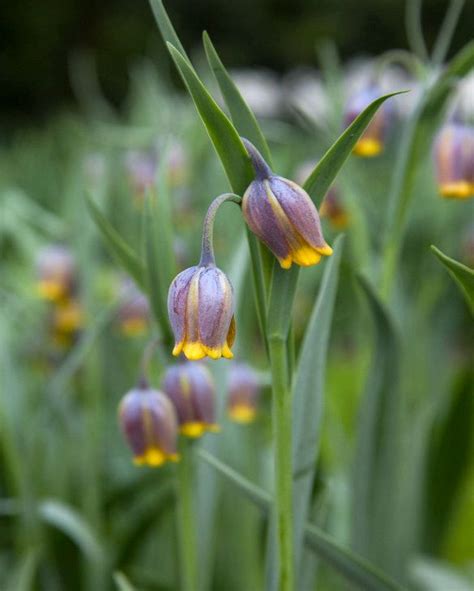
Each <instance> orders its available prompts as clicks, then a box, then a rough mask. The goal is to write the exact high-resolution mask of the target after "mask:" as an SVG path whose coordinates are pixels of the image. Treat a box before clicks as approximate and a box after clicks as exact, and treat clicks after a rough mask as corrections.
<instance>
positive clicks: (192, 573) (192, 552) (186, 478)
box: [177, 438, 198, 591]
mask: <svg viewBox="0 0 474 591" xmlns="http://www.w3.org/2000/svg"><path fill="white" fill-rule="evenodd" d="M193 456H194V450H193V448H192V442H191V441H189V440H188V439H185V438H183V440H182V445H181V461H180V462H179V463H178V466H177V472H178V499H179V505H178V527H179V546H180V560H181V587H180V589H182V591H196V590H197V588H198V582H197V581H198V578H197V555H196V542H197V539H196V520H195V513H194V506H193V466H194V462H193Z"/></svg>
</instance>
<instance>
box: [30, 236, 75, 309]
mask: <svg viewBox="0 0 474 591" xmlns="http://www.w3.org/2000/svg"><path fill="white" fill-rule="evenodd" d="M36 270H37V277H38V284H37V290H38V295H39V296H40V297H41V298H43V299H45V300H49V301H52V302H59V301H62V300H64V299H66V298H68V297H70V296H71V295H72V294H73V292H74V291H75V288H76V263H75V260H74V256H73V255H72V253H71V251H70V250H69V249H68V248H66V247H65V246H61V245H59V244H54V245H51V246H46V247H45V248H43V249H41V251H40V252H39V255H38V258H37V261H36Z"/></svg>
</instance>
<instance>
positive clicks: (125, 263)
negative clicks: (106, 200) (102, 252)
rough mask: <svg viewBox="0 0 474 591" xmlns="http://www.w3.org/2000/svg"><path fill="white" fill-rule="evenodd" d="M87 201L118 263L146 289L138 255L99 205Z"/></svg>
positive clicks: (93, 217) (89, 200) (142, 268)
mask: <svg viewBox="0 0 474 591" xmlns="http://www.w3.org/2000/svg"><path fill="white" fill-rule="evenodd" d="M86 199H87V207H88V208H89V212H90V214H91V216H92V219H93V220H94V222H95V224H96V226H97V228H98V229H99V232H100V234H101V236H102V238H103V240H104V242H105V244H106V245H107V247H108V249H109V250H110V252H111V254H112V255H113V256H114V257H115V259H116V260H117V262H118V263H119V264H120V265H122V267H123V268H124V269H125V271H126V272H127V273H128V274H129V275H130V276H131V277H133V279H134V280H135V282H136V283H137V284H138V285H139V286H140V287H142V288H143V287H144V267H143V264H142V262H141V261H140V259H139V257H138V255H137V254H136V253H135V252H134V251H133V250H132V249H131V248H130V246H129V245H128V244H127V243H126V242H125V241H124V240H123V238H122V237H121V236H120V234H119V233H118V232H117V230H115V228H114V227H113V226H112V225H111V224H110V222H109V221H108V220H107V218H106V217H105V216H104V214H103V213H102V212H101V211H100V209H99V208H98V207H97V205H96V204H95V203H94V202H93V201H92V199H90V198H89V197H87V198H86Z"/></svg>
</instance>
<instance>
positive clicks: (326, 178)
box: [303, 91, 406, 203]
mask: <svg viewBox="0 0 474 591" xmlns="http://www.w3.org/2000/svg"><path fill="white" fill-rule="evenodd" d="M403 92H406V91H401V92H393V93H391V94H386V95H384V96H381V97H379V98H378V99H375V101H373V102H372V103H370V105H369V106H368V107H366V108H365V109H364V110H363V111H362V113H361V114H360V115H359V116H358V117H357V118H356V119H355V120H354V121H353V122H352V123H351V124H350V125H349V127H348V128H347V129H346V130H345V131H344V132H343V133H342V134H341V135H340V136H339V138H338V139H337V140H336V141H335V142H334V144H333V145H332V146H331V147H330V148H329V150H328V151H327V152H326V153H325V154H324V156H323V157H322V158H321V160H320V161H319V162H318V164H317V165H316V166H315V168H314V170H313V171H312V172H311V174H310V175H309V176H308V178H307V179H306V181H305V183H304V185H303V187H304V189H305V190H306V191H307V193H308V194H309V195H310V196H311V198H312V199H313V200H314V201H317V202H318V203H320V202H321V200H322V199H323V197H324V195H325V194H326V192H327V190H328V189H329V187H330V186H331V184H332V182H333V181H334V179H335V178H336V175H337V173H338V172H339V170H340V169H341V167H342V165H343V164H344V162H345V161H346V160H347V158H348V157H349V156H350V155H351V152H352V149H353V148H354V146H355V145H356V143H357V140H358V139H359V138H360V136H361V135H362V134H363V133H364V131H365V129H366V127H367V125H368V124H369V123H370V121H371V119H372V117H373V116H374V115H375V113H376V112H377V111H378V109H379V108H380V107H381V106H382V104H383V103H384V102H385V101H386V100H387V99H389V98H390V97H392V96H396V95H397V94H403Z"/></svg>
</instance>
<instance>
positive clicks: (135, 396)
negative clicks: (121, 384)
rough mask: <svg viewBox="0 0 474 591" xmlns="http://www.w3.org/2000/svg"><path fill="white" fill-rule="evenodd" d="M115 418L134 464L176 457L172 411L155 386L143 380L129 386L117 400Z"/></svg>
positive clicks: (162, 461) (175, 423) (167, 401)
mask: <svg viewBox="0 0 474 591" xmlns="http://www.w3.org/2000/svg"><path fill="white" fill-rule="evenodd" d="M119 421H120V426H121V428H122V431H123V434H124V436H125V438H126V440H127V442H128V444H129V446H130V448H131V450H132V453H133V461H134V463H135V464H137V465H139V466H141V465H143V464H147V465H148V466H161V465H162V464H164V463H165V462H167V461H173V462H176V461H177V460H178V459H179V456H178V453H177V448H176V440H177V435H178V424H177V420H176V413H175V411H174V408H173V405H172V404H171V402H170V400H169V399H168V398H167V397H166V396H165V395H164V394H163V393H162V392H160V391H159V390H154V389H152V388H150V387H149V386H148V385H147V384H146V383H145V382H142V383H141V384H140V385H139V386H138V387H137V388H134V389H133V390H130V392H128V393H127V394H126V395H125V396H124V398H123V399H122V401H121V403H120V406H119Z"/></svg>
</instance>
